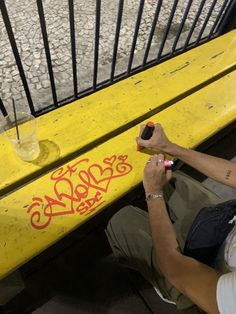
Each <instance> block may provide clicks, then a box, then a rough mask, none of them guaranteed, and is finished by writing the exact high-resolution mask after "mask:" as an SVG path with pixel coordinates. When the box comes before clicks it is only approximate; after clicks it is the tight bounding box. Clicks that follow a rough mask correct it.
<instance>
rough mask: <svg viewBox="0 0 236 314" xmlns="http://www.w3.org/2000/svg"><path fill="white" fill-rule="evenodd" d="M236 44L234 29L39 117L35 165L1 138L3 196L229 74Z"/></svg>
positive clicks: (235, 63)
mask: <svg viewBox="0 0 236 314" xmlns="http://www.w3.org/2000/svg"><path fill="white" fill-rule="evenodd" d="M235 42H236V31H235V30H234V31H231V32H229V33H228V34H226V35H223V36H221V37H219V38H216V39H214V40H212V41H210V42H208V43H207V44H204V45H201V46H199V47H197V48H195V49H192V50H190V51H188V52H186V53H184V54H182V55H180V56H177V57H175V58H173V59H171V60H169V61H167V62H164V63H162V64H160V65H158V66H155V67H152V68H150V69H148V70H146V71H144V72H141V73H139V74H137V75H134V76H132V77H130V78H128V79H126V80H123V81H121V82H118V83H116V84H114V85H112V86H110V87H108V88H105V89H103V90H101V91H99V92H96V93H94V94H92V95H90V96H88V97H85V98H83V99H80V100H77V101H75V102H73V103H71V104H69V105H67V106H65V107H61V108H59V109H57V110H55V111H52V112H50V113H48V114H45V115H43V116H41V117H39V118H38V125H39V130H38V137H39V139H40V146H41V151H42V154H41V155H40V157H39V158H38V159H37V160H36V161H35V162H31V163H27V162H23V161H21V160H20V159H19V158H17V157H16V156H15V154H14V152H12V150H11V147H10V145H9V144H8V143H7V142H6V140H5V139H4V137H3V136H0V162H1V164H4V167H1V169H0V195H4V194H5V193H8V192H11V191H12V190H13V189H14V188H19V186H20V185H21V184H23V183H26V182H28V181H29V180H31V179H35V178H36V177H37V176H39V175H40V174H43V173H45V172H46V171H47V170H49V169H52V168H53V167H55V166H58V165H60V164H62V163H63V162H66V161H68V160H70V159H71V158H73V157H75V156H76V155H78V154H81V153H83V152H85V151H87V150H89V149H90V148H91V147H94V146H95V145H97V144H98V143H102V142H104V141H106V140H108V139H109V138H111V137H112V136H115V135H117V134H119V133H121V132H122V131H125V130H127V129H128V128H130V127H131V126H134V125H135V124H137V123H139V122H141V121H142V120H144V119H146V118H148V117H149V116H151V115H153V114H155V113H157V112H159V111H160V110H163V109H164V108H167V107H168V106H170V105H171V104H173V103H175V102H176V101H177V100H180V99H182V98H184V97H186V95H189V94H191V93H192V92H194V91H196V90H197V89H199V88H202V87H203V86H206V85H208V84H209V83H210V82H213V81H214V80H216V79H219V78H220V77H222V76H224V75H226V74H227V73H229V72H230V71H232V70H233V69H235V68H236V44H235ZM192 112H193V111H192ZM6 160H7V163H6Z"/></svg>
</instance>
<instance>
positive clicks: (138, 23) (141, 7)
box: [127, 0, 145, 74]
mask: <svg viewBox="0 0 236 314" xmlns="http://www.w3.org/2000/svg"><path fill="white" fill-rule="evenodd" d="M144 3H145V0H140V2H139V8H138V14H137V19H136V24H135V30H134V35H133V41H132V46H131V50H130V55H129V62H128V68H127V74H129V73H130V71H131V68H132V64H133V59H134V51H135V47H136V43H137V38H138V33H139V28H140V23H141V19H142V14H143V7H144Z"/></svg>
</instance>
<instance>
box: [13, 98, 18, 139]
mask: <svg viewBox="0 0 236 314" xmlns="http://www.w3.org/2000/svg"><path fill="white" fill-rule="evenodd" d="M12 105H13V111H14V117H15V124H16V134H17V141H18V144H20V135H19V129H18V121H17V116H16V105H15V100H14V98H12Z"/></svg>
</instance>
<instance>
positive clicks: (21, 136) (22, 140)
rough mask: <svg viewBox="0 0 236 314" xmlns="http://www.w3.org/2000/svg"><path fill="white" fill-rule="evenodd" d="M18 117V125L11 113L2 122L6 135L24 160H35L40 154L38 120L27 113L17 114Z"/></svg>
mask: <svg viewBox="0 0 236 314" xmlns="http://www.w3.org/2000/svg"><path fill="white" fill-rule="evenodd" d="M16 116H17V124H16V122H15V116H14V114H13V113H9V115H7V116H6V117H4V118H3V119H2V120H1V124H2V129H3V131H4V134H5V135H6V137H7V138H8V140H9V141H10V143H11V144H12V146H13V148H14V150H15V152H16V154H17V155H18V156H19V157H20V158H21V159H22V160H24V161H32V160H35V159H36V158H37V157H38V155H39V153H40V148H39V142H38V139H37V122H36V119H35V117H33V116H32V115H31V114H29V113H26V112H17V113H16ZM17 128H18V132H17Z"/></svg>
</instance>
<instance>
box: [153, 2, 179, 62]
mask: <svg viewBox="0 0 236 314" xmlns="http://www.w3.org/2000/svg"><path fill="white" fill-rule="evenodd" d="M178 2H179V0H175V1H174V4H173V7H172V9H171V13H170V17H169V20H168V23H167V26H166V29H165V33H164V36H163V38H162V42H161V45H160V48H159V52H158V54H157V60H159V59H160V58H161V55H162V52H163V49H164V46H165V43H166V39H167V36H168V34H169V30H170V27H171V23H172V20H173V18H174V15H175V11H176V8H177V5H178Z"/></svg>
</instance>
